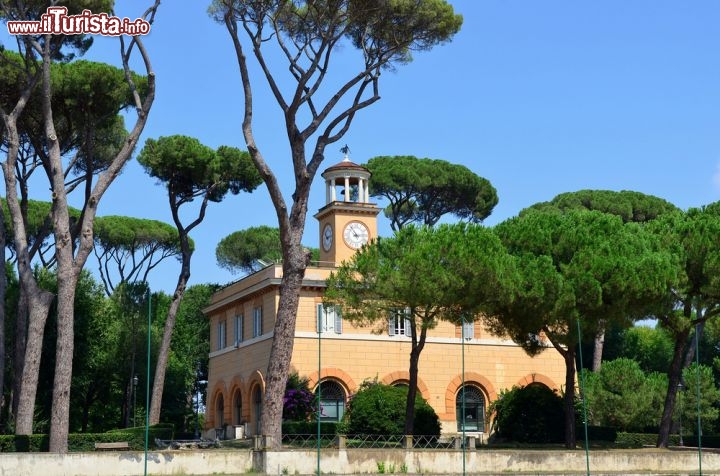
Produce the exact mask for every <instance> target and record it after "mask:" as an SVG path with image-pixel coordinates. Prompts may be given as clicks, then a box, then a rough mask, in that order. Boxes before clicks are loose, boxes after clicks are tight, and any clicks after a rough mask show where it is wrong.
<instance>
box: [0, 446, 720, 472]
mask: <svg viewBox="0 0 720 476" xmlns="http://www.w3.org/2000/svg"><path fill="white" fill-rule="evenodd" d="M317 462H318V460H317V453H316V452H315V451H310V450H308V451H292V450H285V451H266V452H262V451H259V452H252V451H249V450H224V449H223V450H210V451H161V452H150V453H148V474H153V475H172V474H175V475H188V476H189V475H210V474H225V475H232V474H235V475H240V474H245V473H250V472H255V473H264V474H268V475H284V474H287V475H311V474H315V472H316V470H317ZM381 467H382V469H383V471H384V473H385V474H398V475H401V474H404V473H409V474H462V473H463V453H462V451H447V450H442V451H440V450H407V451H406V450H384V449H349V450H331V449H327V450H322V451H321V455H320V472H321V474H378V473H379V472H380V469H381ZM702 470H703V471H702V474H705V475H720V454H718V453H716V452H711V451H710V450H704V451H703V453H702ZM465 472H466V473H468V474H470V473H472V474H481V475H500V474H504V475H507V474H533V475H534V474H538V473H542V474H544V475H550V474H563V475H575V474H577V475H584V474H586V459H585V452H584V451H582V450H577V451H562V450H550V451H530V450H522V451H515V450H487V449H481V450H478V451H468V452H467V453H466V455H465ZM590 472H591V474H593V475H595V476H598V475H603V474H615V475H635V474H638V475H639V474H643V475H645V476H648V475H660V474H663V475H665V474H675V475H680V474H682V475H690V474H697V473H698V453H697V451H693V450H683V451H679V450H656V449H647V450H625V451H619V450H614V451H591V452H590ZM143 473H144V454H143V453H142V452H128V451H124V452H94V453H71V454H67V455H58V454H48V453H4V454H0V476H10V475H12V476H31V475H38V474H42V475H48V476H134V475H142V474H143Z"/></svg>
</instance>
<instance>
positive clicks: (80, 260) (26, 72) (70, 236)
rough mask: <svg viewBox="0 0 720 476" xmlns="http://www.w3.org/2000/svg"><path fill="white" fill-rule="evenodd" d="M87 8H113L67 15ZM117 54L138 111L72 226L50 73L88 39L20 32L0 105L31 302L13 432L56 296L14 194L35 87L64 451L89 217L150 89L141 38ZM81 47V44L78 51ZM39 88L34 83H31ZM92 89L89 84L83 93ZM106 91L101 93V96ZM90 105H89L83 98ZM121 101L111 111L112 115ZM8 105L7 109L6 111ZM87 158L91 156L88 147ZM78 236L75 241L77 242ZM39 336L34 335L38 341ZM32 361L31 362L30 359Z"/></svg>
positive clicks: (57, 424)
mask: <svg viewBox="0 0 720 476" xmlns="http://www.w3.org/2000/svg"><path fill="white" fill-rule="evenodd" d="M46 6H47V5H46V4H45V3H43V2H40V3H38V2H33V3H31V4H27V3H26V2H19V1H18V2H6V3H4V4H3V8H2V10H0V14H1V15H2V17H3V18H13V19H20V20H35V21H37V20H39V19H40V15H41V14H42V13H44V10H45V7H46ZM158 6H159V0H156V2H155V3H154V5H153V6H152V7H150V8H149V9H148V10H147V11H146V12H145V15H144V17H145V19H146V20H148V21H150V22H152V21H153V19H154V15H155V12H156V10H157V8H158ZM84 8H88V9H91V10H92V11H93V12H108V11H112V2H111V1H108V0H97V1H94V2H93V1H90V2H87V1H83V2H80V1H77V2H69V4H68V13H69V14H75V13H79V12H80V11H81V10H82V9H84ZM120 44H121V60H122V64H123V70H124V71H125V80H126V81H127V88H128V89H127V90H128V94H130V96H131V97H132V98H133V101H132V104H133V106H134V109H135V111H136V113H137V119H136V121H135V124H134V126H133V128H132V130H131V132H130V133H129V134H128V136H127V139H126V140H125V141H124V142H123V145H122V148H121V149H120V150H119V151H118V152H117V153H116V154H115V155H114V157H113V158H112V161H111V162H110V163H109V164H108V165H107V167H105V168H104V170H103V171H102V172H101V173H100V174H99V175H98V176H97V180H96V181H94V183H91V184H88V185H87V186H86V187H85V197H84V198H85V200H84V202H83V208H82V214H81V219H80V220H79V221H78V222H77V223H76V224H73V223H71V221H70V217H69V213H68V206H67V204H68V193H69V191H70V190H72V189H73V187H72V185H71V184H66V178H67V175H66V173H67V171H68V169H69V168H71V166H70V167H68V164H65V163H64V160H63V151H62V147H61V145H62V144H63V143H64V142H63V139H62V137H61V136H60V134H62V133H63V129H62V128H61V127H58V125H59V123H57V124H56V120H57V118H56V115H55V113H54V107H53V106H54V105H53V102H52V98H53V90H54V87H53V82H52V76H51V70H52V64H53V62H54V61H56V60H57V59H62V58H63V57H64V58H65V59H68V56H67V55H65V54H64V52H65V51H67V48H65V47H67V46H68V45H69V46H74V47H76V48H77V47H80V46H82V48H84V49H86V48H87V47H88V46H89V41H88V39H87V38H86V37H84V36H82V35H75V36H70V37H66V36H63V35H50V34H43V35H38V36H30V35H27V36H23V37H21V38H19V41H18V42H17V45H18V48H19V50H20V51H19V52H20V55H21V57H22V58H23V61H22V63H19V64H17V71H19V72H20V74H21V76H22V77H23V79H24V83H23V85H22V87H21V88H20V89H19V90H17V96H16V99H15V100H14V101H12V102H11V103H10V104H11V105H10V106H5V105H2V107H0V118H1V119H2V123H3V126H4V129H5V138H6V141H7V144H8V145H7V148H8V154H7V156H8V157H7V160H6V161H5V162H4V163H3V174H4V177H5V185H6V198H7V201H8V208H9V210H10V214H11V216H12V221H13V230H14V238H15V245H16V254H17V257H18V269H19V274H20V280H21V283H22V286H23V288H24V289H25V292H26V295H27V296H28V300H29V302H30V306H29V308H30V319H29V321H30V325H29V329H30V330H29V332H28V346H27V350H26V359H25V369H24V374H23V385H22V388H21V395H20V406H19V409H18V416H17V417H18V419H17V425H16V432H17V433H19V434H29V433H30V432H32V418H33V412H32V408H33V405H34V401H35V392H36V388H37V375H36V373H35V375H31V374H33V373H34V372H33V367H34V366H35V365H36V363H37V362H39V358H40V347H41V346H40V342H41V341H42V331H43V328H44V325H45V320H46V318H47V311H48V309H49V306H50V303H51V302H52V300H53V297H54V296H53V295H52V294H51V293H48V292H44V291H42V290H41V289H40V288H39V287H38V285H37V283H36V282H35V280H34V277H33V276H32V271H31V269H30V266H31V264H30V260H29V258H28V247H27V239H26V236H27V235H26V233H25V226H24V223H23V220H22V211H21V208H20V201H19V199H18V194H17V180H16V176H15V167H16V164H17V161H18V156H19V151H20V136H19V133H18V118H19V117H20V115H21V114H22V112H23V110H24V109H25V106H26V105H27V104H28V101H29V99H30V98H31V96H32V95H33V93H35V94H37V95H38V97H39V98H40V104H41V109H40V110H41V111H42V116H41V117H42V122H41V123H42V133H43V134H42V136H43V138H44V141H43V142H44V145H43V150H44V153H43V154H41V157H42V162H43V170H44V171H45V173H46V176H47V180H48V185H49V187H50V190H51V196H52V201H53V206H52V214H51V215H52V224H53V235H54V239H55V243H56V250H55V251H56V253H55V259H56V261H57V272H58V292H57V310H58V320H57V349H56V360H55V377H54V382H53V410H52V416H51V430H50V451H53V452H59V453H65V452H67V444H68V442H67V434H68V425H69V406H70V387H71V377H72V359H73V346H74V328H73V325H74V309H73V303H74V297H75V289H76V286H77V282H78V279H79V276H80V272H81V271H82V268H83V266H84V265H85V262H86V261H87V257H88V256H89V254H90V252H91V251H92V247H93V236H92V235H93V221H94V218H95V213H96V210H97V206H98V204H99V202H100V200H101V198H102V196H103V195H104V193H105V191H106V190H107V188H108V187H109V186H110V184H111V183H112V182H113V180H114V179H115V178H116V177H117V175H118V174H119V173H120V171H121V170H122V167H123V166H124V165H125V163H126V162H127V161H128V160H129V159H130V156H131V154H132V152H133V150H134V148H135V145H136V143H137V140H138V138H139V136H140V134H141V132H142V130H143V128H144V126H145V123H146V121H147V118H148V113H149V111H150V107H151V105H152V103H153V100H154V95H155V81H154V73H153V71H152V67H151V64H150V60H149V56H148V54H147V51H146V50H145V48H144V46H143V43H142V40H141V38H140V37H133V38H132V39H130V40H129V41H127V39H125V38H123V37H120ZM81 51H82V50H81ZM133 51H138V52H139V54H140V55H141V56H142V64H143V65H144V67H145V70H146V74H147V77H148V84H147V90H146V91H145V92H144V94H142V95H141V92H140V91H139V90H138V88H137V86H136V84H135V82H134V81H133V78H132V75H131V74H130V69H129V61H130V57H131V54H132V52H133ZM36 86H37V89H36ZM87 92H88V93H89V94H90V95H93V94H94V91H93V90H88V91H87ZM103 93H104V91H103V90H101V91H98V94H100V95H102V94H103ZM86 105H87V104H86ZM120 109H122V107H119V108H118V109H117V110H116V111H115V112H114V114H113V116H115V115H117V113H118V112H119V110H120ZM8 111H9V112H8ZM85 154H86V156H89V154H88V153H87V151H86V152H85ZM87 180H89V181H91V182H92V181H93V176H92V175H88V176H87ZM76 240H77V241H76ZM38 339H39V340H38ZM30 363H32V365H30V366H28V364H30Z"/></svg>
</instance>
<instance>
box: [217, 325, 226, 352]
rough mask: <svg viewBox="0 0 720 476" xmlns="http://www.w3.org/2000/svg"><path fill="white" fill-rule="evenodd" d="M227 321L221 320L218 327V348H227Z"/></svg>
mask: <svg viewBox="0 0 720 476" xmlns="http://www.w3.org/2000/svg"><path fill="white" fill-rule="evenodd" d="M225 325H226V322H225V321H220V322H219V323H218V327H217V350H222V349H224V348H225V344H226V342H225Z"/></svg>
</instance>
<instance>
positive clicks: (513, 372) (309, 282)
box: [205, 157, 565, 436]
mask: <svg viewBox="0 0 720 476" xmlns="http://www.w3.org/2000/svg"><path fill="white" fill-rule="evenodd" d="M322 177H323V178H324V179H325V187H326V202H327V203H326V205H325V206H324V207H323V208H321V209H320V210H319V211H318V213H317V214H316V215H315V218H316V219H317V220H318V224H319V233H320V260H319V262H318V263H316V264H313V265H312V266H309V267H308V268H307V271H306V273H305V279H304V282H303V289H302V292H301V296H300V304H299V307H298V311H297V324H296V329H295V340H294V348H293V354H292V361H291V370H292V371H294V372H297V373H298V374H299V375H300V376H301V377H307V378H308V379H309V382H310V387H311V389H314V391H317V389H318V385H319V386H320V390H321V392H320V394H321V398H322V399H321V417H322V418H323V419H325V420H339V419H341V418H342V415H343V413H344V411H345V408H346V405H347V401H348V398H349V397H350V396H351V395H352V394H353V393H355V392H356V391H357V389H358V387H359V386H360V384H361V383H362V382H363V381H365V380H372V379H377V380H378V381H380V382H382V383H386V384H391V385H407V382H408V380H409V375H408V367H409V359H410V346H411V343H410V339H411V338H410V336H408V335H406V334H407V332H408V331H409V326H407V325H406V323H405V319H404V317H403V316H402V315H401V314H398V315H395V316H388V320H387V322H383V323H382V324H381V325H378V326H375V327H372V328H371V327H358V326H355V325H353V324H352V323H350V322H347V321H344V320H343V319H342V316H341V315H340V313H339V312H337V313H336V312H335V309H334V308H327V309H326V308H325V307H324V306H323V305H322V296H323V292H324V290H325V280H326V279H327V278H328V276H329V275H330V273H331V272H332V271H333V269H334V268H335V266H336V265H337V264H339V263H341V262H342V261H343V260H345V259H347V258H349V257H350V256H352V254H353V253H354V252H355V251H356V250H358V249H359V248H360V247H362V246H363V245H364V244H365V243H367V242H369V241H371V240H372V239H374V238H376V237H377V215H378V213H379V212H380V209H379V208H378V207H377V206H376V205H374V204H372V203H370V201H369V193H368V191H369V188H368V182H369V180H370V173H369V171H368V170H367V169H365V168H363V167H361V166H359V165H356V164H354V163H352V162H350V161H349V160H348V159H347V157H346V158H345V160H343V161H342V162H340V163H339V164H336V165H334V166H332V167H330V168H328V169H327V170H325V172H323V174H322ZM281 279H282V266H281V265H279V264H273V265H270V266H267V267H265V268H263V269H261V270H260V271H258V272H256V273H253V274H251V275H249V276H247V277H245V278H243V279H241V280H239V281H237V282H235V283H233V284H231V285H229V286H227V287H225V288H224V289H222V290H220V291H219V292H217V293H216V294H215V295H214V296H213V298H212V300H211V303H210V305H209V306H208V307H207V308H206V309H205V313H206V315H207V316H208V319H210V329H211V339H210V345H211V351H210V364H209V378H208V395H207V397H208V398H207V400H206V401H207V408H206V417H205V430H208V431H209V430H212V429H215V428H228V429H230V431H231V432H234V433H231V434H234V435H236V436H240V435H245V436H251V435H255V434H258V431H259V416H260V412H261V410H262V404H263V394H264V390H265V375H266V371H267V366H268V362H269V358H270V347H271V345H272V339H273V326H274V322H275V313H276V311H277V306H278V301H279V286H280V280H281ZM564 378H565V365H564V362H563V359H562V358H561V356H560V355H559V353H558V352H556V351H555V350H554V349H552V348H550V349H547V350H546V351H544V352H542V353H541V354H540V355H538V356H536V357H529V356H528V355H527V354H526V353H525V352H524V351H523V350H522V348H520V347H519V346H518V345H516V344H515V343H513V342H511V341H507V340H503V339H499V338H497V337H495V336H493V335H491V334H490V333H489V332H487V330H486V329H484V328H483V327H482V325H481V323H480V322H479V321H476V322H472V323H466V324H465V326H464V328H461V327H460V326H456V325H453V324H452V323H448V322H441V323H440V324H439V325H438V326H437V327H436V328H434V329H432V331H430V332H429V333H428V337H427V343H426V346H425V348H424V350H423V352H422V354H421V356H420V362H419V378H418V391H419V393H420V394H421V395H422V397H423V398H424V399H425V400H426V401H427V402H428V403H429V404H430V405H431V406H432V407H433V408H434V409H435V412H436V413H437V414H438V416H439V418H440V421H441V423H442V431H443V433H455V432H459V431H462V430H464V431H466V432H478V433H486V432H488V431H489V422H488V421H487V419H486V417H485V410H486V409H487V406H488V405H489V403H490V402H492V401H493V400H494V399H496V398H497V395H498V394H499V393H500V391H502V390H504V389H509V388H511V387H513V386H514V385H528V384H542V385H546V386H548V387H549V388H552V389H560V384H561V383H562V382H564ZM463 389H464V391H463ZM463 395H464V398H465V405H464V406H463V402H462V398H463ZM463 408H464V410H465V419H464V428H462V427H461V425H463V423H462V422H463V418H462V413H461V409H463Z"/></svg>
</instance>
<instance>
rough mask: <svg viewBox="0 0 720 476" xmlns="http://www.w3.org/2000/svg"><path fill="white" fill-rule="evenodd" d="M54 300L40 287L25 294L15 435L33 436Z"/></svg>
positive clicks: (51, 295)
mask: <svg viewBox="0 0 720 476" xmlns="http://www.w3.org/2000/svg"><path fill="white" fill-rule="evenodd" d="M54 298H55V296H54V295H53V294H52V293H50V292H48V291H44V290H42V289H39V288H37V289H35V290H34V292H32V293H28V296H27V300H28V304H29V310H30V316H29V321H30V323H29V326H28V338H27V345H26V346H25V357H24V361H25V362H24V365H23V370H22V376H21V383H20V393H19V394H18V395H17V402H18V407H17V413H16V415H15V434H16V435H32V428H33V418H34V416H35V397H36V395H37V386H38V379H39V375H40V373H39V372H40V358H41V355H42V343H43V336H44V334H45V323H46V322H47V318H48V313H49V312H50V305H51V304H52V301H53V299H54Z"/></svg>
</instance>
